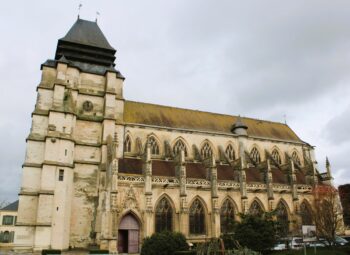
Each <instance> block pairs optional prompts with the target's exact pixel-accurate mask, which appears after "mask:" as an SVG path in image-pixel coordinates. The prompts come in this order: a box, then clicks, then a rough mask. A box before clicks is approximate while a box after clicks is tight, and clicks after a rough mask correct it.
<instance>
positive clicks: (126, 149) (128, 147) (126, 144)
mask: <svg viewBox="0 0 350 255" xmlns="http://www.w3.org/2000/svg"><path fill="white" fill-rule="evenodd" d="M124 152H131V138H130V136H129V135H126V137H125V141H124Z"/></svg>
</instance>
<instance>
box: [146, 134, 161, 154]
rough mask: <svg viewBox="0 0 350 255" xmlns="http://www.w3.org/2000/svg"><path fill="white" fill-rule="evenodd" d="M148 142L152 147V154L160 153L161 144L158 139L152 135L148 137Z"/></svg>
mask: <svg viewBox="0 0 350 255" xmlns="http://www.w3.org/2000/svg"><path fill="white" fill-rule="evenodd" d="M148 143H149V146H150V148H151V154H152V155H159V145H158V143H157V140H156V139H155V138H154V137H153V136H151V137H149V138H148Z"/></svg>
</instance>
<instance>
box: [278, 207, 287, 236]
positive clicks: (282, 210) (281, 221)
mask: <svg viewBox="0 0 350 255" xmlns="http://www.w3.org/2000/svg"><path fill="white" fill-rule="evenodd" d="M276 219H277V234H278V235H279V236H280V237H286V236H288V233H289V220H288V211H287V208H286V206H285V205H284V204H283V203H282V202H279V203H278V205H277V208H276Z"/></svg>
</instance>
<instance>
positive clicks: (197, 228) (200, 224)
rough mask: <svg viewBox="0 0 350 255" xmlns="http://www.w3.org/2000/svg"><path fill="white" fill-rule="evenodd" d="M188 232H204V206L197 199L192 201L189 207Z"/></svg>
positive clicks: (196, 233)
mask: <svg viewBox="0 0 350 255" xmlns="http://www.w3.org/2000/svg"><path fill="white" fill-rule="evenodd" d="M189 216H190V234H194V235H200V234H205V215H204V207H203V205H202V203H201V201H200V200H199V199H196V200H194V201H193V203H192V205H191V207H190V212H189Z"/></svg>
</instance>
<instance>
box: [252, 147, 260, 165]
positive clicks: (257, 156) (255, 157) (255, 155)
mask: <svg viewBox="0 0 350 255" xmlns="http://www.w3.org/2000/svg"><path fill="white" fill-rule="evenodd" d="M250 157H251V158H252V159H253V160H254V162H255V163H257V164H259V163H260V153H259V151H258V149H257V148H256V147H254V148H253V149H252V150H251V152H250Z"/></svg>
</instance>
